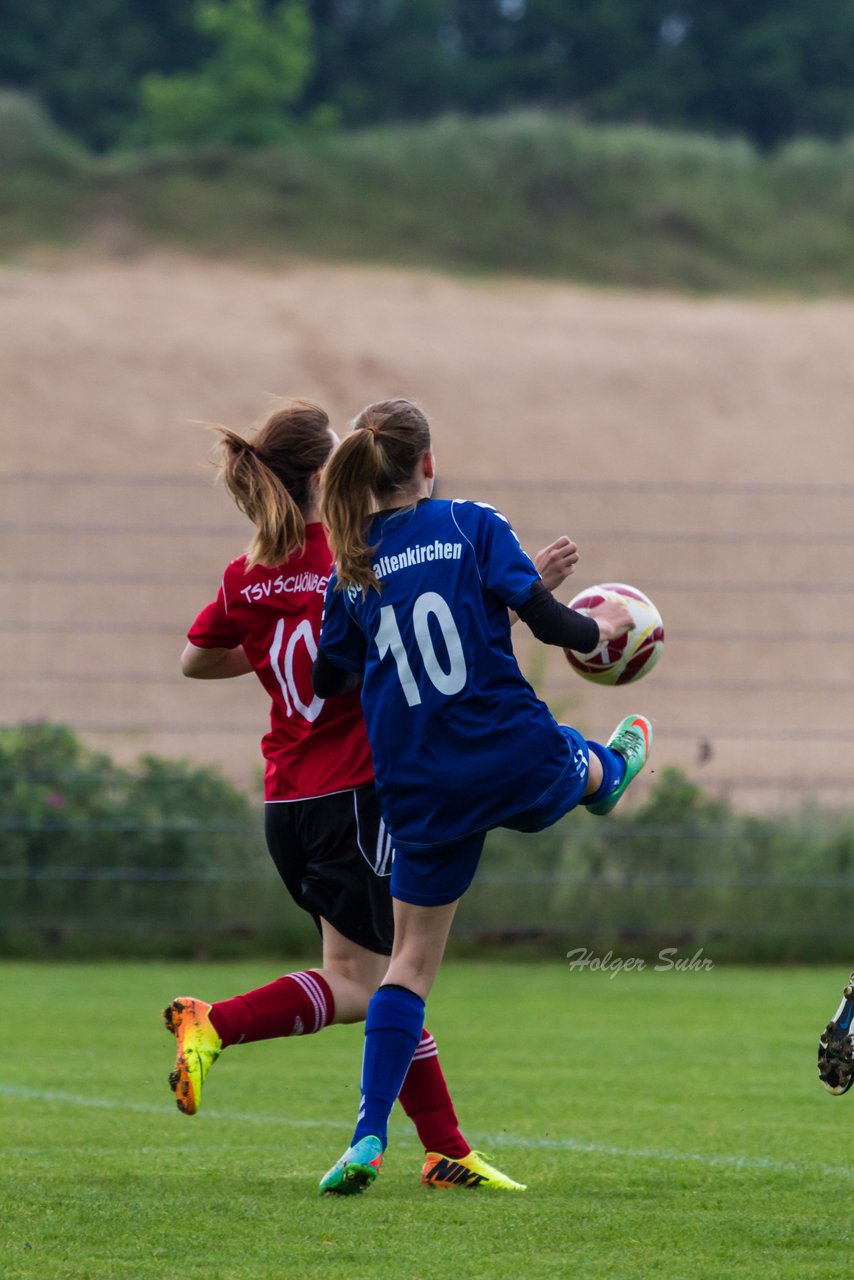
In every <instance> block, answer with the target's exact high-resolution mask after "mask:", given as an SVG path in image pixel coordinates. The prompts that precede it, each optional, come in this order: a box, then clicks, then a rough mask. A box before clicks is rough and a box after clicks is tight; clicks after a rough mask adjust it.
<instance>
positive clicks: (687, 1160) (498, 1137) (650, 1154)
mask: <svg viewBox="0 0 854 1280" xmlns="http://www.w3.org/2000/svg"><path fill="white" fill-rule="evenodd" d="M0 1098H15V1099H18V1100H19V1101H21V1102H42V1103H60V1104H62V1105H63V1106H67V1107H89V1108H94V1109H101V1110H105V1111H124V1112H131V1113H133V1114H134V1115H152V1116H163V1117H165V1116H167V1115H168V1116H169V1117H170V1119H171V1118H172V1117H173V1115H174V1112H172V1110H171V1109H170V1107H169V1105H168V1103H165V1104H164V1105H163V1106H159V1105H156V1104H154V1103H149V1102H118V1101H116V1100H115V1099H112V1098H91V1097H85V1096H83V1095H81V1094H76V1093H64V1092H61V1091H60V1090H55V1089H28V1088H26V1087H25V1086H22V1085H13V1084H9V1085H6V1084H0ZM200 1118H201V1119H202V1121H203V1122H204V1121H225V1122H231V1123H235V1124H242V1125H262V1126H264V1127H265V1128H267V1127H269V1126H271V1125H282V1126H284V1127H285V1128H288V1129H325V1130H327V1131H328V1132H330V1133H333V1132H337V1133H339V1134H340V1133H341V1131H342V1130H346V1128H347V1125H346V1123H345V1122H343V1121H341V1120H304V1119H298V1118H296V1117H294V1116H270V1115H249V1114H245V1113H243V1112H240V1111H217V1110H216V1109H215V1108H205V1110H204V1111H203V1112H202V1113H201V1117H199V1118H196V1119H195V1120H194V1123H195V1124H198V1123H199V1119H200ZM394 1138H395V1142H403V1143H408V1142H414V1141H415V1139H414V1136H413V1135H412V1134H411V1133H410V1132H408V1131H407V1132H402V1133H401V1132H397V1131H396V1130H395V1132H394ZM483 1146H484V1147H487V1148H491V1147H497V1148H503V1147H507V1148H516V1149H521V1150H530V1151H568V1152H572V1153H573V1154H575V1155H592V1156H606V1157H610V1158H611V1159H614V1160H649V1161H652V1162H659V1163H664V1164H695V1165H699V1166H700V1167H703V1168H709V1169H756V1170H760V1171H764V1172H766V1173H799V1174H805V1173H806V1174H815V1175H817V1176H819V1177H823V1178H845V1179H848V1180H854V1167H851V1166H846V1165H841V1166H840V1165H829V1164H818V1163H816V1162H813V1161H809V1160H770V1159H766V1158H765V1157H763V1156H744V1155H741V1156H740V1155H731V1154H719V1153H715V1152H709V1153H705V1152H699V1151H669V1150H666V1149H662V1148H659V1147H618V1146H612V1145H611V1144H609V1143H604V1142H579V1141H577V1140H576V1139H575V1138H524V1137H520V1136H517V1135H514V1134H509V1133H496V1134H492V1135H488V1136H486V1137H485V1138H484V1139H483Z"/></svg>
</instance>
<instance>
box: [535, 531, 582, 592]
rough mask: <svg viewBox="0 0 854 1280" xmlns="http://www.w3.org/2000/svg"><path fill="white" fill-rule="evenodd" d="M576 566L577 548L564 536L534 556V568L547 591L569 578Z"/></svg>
mask: <svg viewBox="0 0 854 1280" xmlns="http://www.w3.org/2000/svg"><path fill="white" fill-rule="evenodd" d="M577 564H578V547H577V546H576V545H575V543H574V542H573V541H572V539H571V538H567V537H566V535H565V534H564V535H563V536H562V537H560V538H555V540H554V542H551V543H549V545H548V546H547V547H543V549H542V551H538V552H537V554H536V555H535V556H534V568H535V569H536V570H537V573H538V574H539V575H540V577H541V578H542V580H543V584H544V586H546V587H547V588H548V590H549V591H554V589H555V587H559V586H560V584H561V583H562V582H563V581H564V580H565V579H566V578H568V577H569V575H570V574H571V573H572V572H573V571H574V569H575V566H576V565H577Z"/></svg>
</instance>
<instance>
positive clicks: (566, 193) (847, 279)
mask: <svg viewBox="0 0 854 1280" xmlns="http://www.w3.org/2000/svg"><path fill="white" fill-rule="evenodd" d="M277 119H278V117H277ZM318 124H319V122H318ZM4 145H6V146H9V147H12V148H13V149H14V147H15V143H14V140H13V139H12V140H10V141H9V142H7V143H5V144H4ZM116 209H120V210H121V216H122V218H123V219H124V220H125V221H126V222H127V224H128V230H129V232H130V233H131V234H130V238H131V239H133V240H135V241H137V242H139V241H144V240H146V239H147V240H149V241H151V242H155V243H164V242H165V243H167V244H172V245H179V246H182V247H185V248H190V249H191V250H192V251H193V252H196V253H199V252H201V253H206V252H208V253H217V254H236V255H240V254H245V253H251V254H252V255H253V256H256V257H257V256H258V255H259V254H264V255H270V256H273V255H279V254H288V255H289V254H292V253H300V254H306V255H312V256H317V257H323V258H327V259H328V258H344V259H347V260H353V259H354V258H355V259H360V260H367V261H379V262H393V263H399V264H406V265H415V266H426V267H431V268H435V267H440V268H446V269H451V270H462V271H477V272H492V271H510V272H514V273H519V274H529V275H540V276H546V277H550V278H570V279H574V280H582V281H588V282H590V283H595V284H614V285H619V286H641V287H650V288H671V289H683V290H691V291H694V292H727V293H738V294H750V293H755V292H761V293H763V294H767V293H768V292H769V291H778V292H784V293H787V294H790V293H792V292H795V293H805V294H814V293H818V292H833V293H846V292H851V291H852V290H854V255H852V253H851V234H850V228H851V223H852V220H854V148H852V146H851V144H850V143H839V144H834V145H832V144H829V143H819V142H813V143H809V142H799V143H797V144H792V146H791V147H790V148H785V149H784V150H782V151H780V152H778V153H776V154H775V155H773V156H765V155H762V154H760V153H759V152H757V151H756V150H755V149H754V148H752V147H751V146H750V145H748V144H747V143H745V142H740V141H719V140H716V139H713V138H709V137H701V136H692V135H689V134H682V133H664V132H661V131H656V130H654V129H650V128H639V127H638V128H625V127H623V128H621V127H615V126H603V125H598V126H593V125H584V124H581V123H579V122H578V121H577V120H572V119H569V118H567V117H564V116H558V115H554V114H545V113H535V112H518V113H514V114H512V115H507V116H502V117H498V118H495V119H483V120H465V119H460V118H454V117H446V118H443V119H441V120H437V121H434V122H433V123H431V124H429V125H409V126H406V127H403V126H394V127H387V128H378V129H369V130H364V131H362V132H359V133H349V134H348V133H343V132H340V131H334V130H331V129H329V128H327V127H318V126H312V127H307V126H306V125H301V126H298V127H297V126H295V127H294V131H293V133H292V134H291V135H289V136H288V138H287V140H286V141H284V142H282V143H280V144H278V145H277V146H276V147H275V148H263V149H254V150H248V151H241V150H237V149H235V148H232V147H228V146H225V145H223V144H212V143H209V144H206V145H204V146H201V145H200V146H197V147H194V148H192V149H184V150H181V151H176V150H172V151H168V150H164V149H158V150H154V151H149V152H142V153H130V152H128V153H125V154H123V155H121V156H112V157H108V158H98V159H89V160H87V161H86V162H83V161H80V162H77V161H74V162H70V163H68V164H66V165H65V167H64V168H63V170H62V173H61V175H57V174H56V171H55V165H53V162H49V161H45V162H44V163H43V162H42V161H37V160H35V159H34V160H33V161H32V162H30V163H28V164H26V165H24V164H23V163H22V164H18V165H17V166H14V165H13V166H11V167H10V168H9V169H8V171H7V173H6V174H5V175H4V189H3V193H2V198H0V248H6V249H13V248H15V247H19V246H21V245H27V244H30V243H32V241H33V240H39V239H50V240H53V241H56V240H60V241H65V240H68V239H69V238H72V237H73V236H75V235H76V236H79V235H85V234H86V231H87V229H88V228H89V227H90V226H92V225H93V224H94V225H95V226H97V224H98V220H99V218H100V217H101V216H102V214H103V213H104V212H107V213H108V214H109V215H110V216H114V213H115V210H116Z"/></svg>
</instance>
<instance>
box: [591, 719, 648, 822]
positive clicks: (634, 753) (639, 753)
mask: <svg viewBox="0 0 854 1280" xmlns="http://www.w3.org/2000/svg"><path fill="white" fill-rule="evenodd" d="M608 746H609V747H610V748H611V750H612V751H616V752H618V753H619V755H621V756H622V757H623V759H624V760H625V762H626V772H625V773H624V775H623V781H622V782H621V783H620V785H619V786H618V787H616V788H615V789H614V790H613V791H612V792H611V794H610V795H609V796H606V797H605V799H604V800H597V801H596V803H595V804H589V805H587V812H588V813H595V814H596V816H597V818H603V817H604V816H605V814H606V813H610V812H611V810H612V809H613V808H614V806H615V805H616V804H617V802H618V801H619V799H620V796H621V795H622V794H623V792H624V791H625V789H626V787H627V786H628V785H629V783H630V782H632V781H633V779H635V778H636V777H637V776H638V774H639V773H640V771H641V769H642V768H643V767H644V765H645V764H646V762H647V760H648V759H649V752H650V747H651V746H652V725H651V724H650V722H649V721H648V720H647V718H646V716H626V718H625V720H621V721H620V723H619V724H618V725H617V727H616V729H615V730H614V732H613V733H612V734H611V736H610V738H609V739H608Z"/></svg>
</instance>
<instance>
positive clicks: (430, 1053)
mask: <svg viewBox="0 0 854 1280" xmlns="http://www.w3.org/2000/svg"><path fill="white" fill-rule="evenodd" d="M400 1105H401V1106H402V1107H403V1109H404V1111H405V1112H406V1114H407V1115H408V1116H409V1118H410V1120H411V1121H412V1123H413V1124H414V1125H415V1128H416V1129H417V1130H418V1137H419V1138H420V1139H421V1141H422V1142H423V1144H424V1150H425V1151H436V1152H438V1153H439V1154H440V1155H443V1156H453V1157H454V1158H455V1159H459V1158H460V1157H462V1156H467V1155H468V1153H469V1152H470V1151H471V1147H470V1146H469V1144H468V1143H467V1142H466V1140H465V1138H464V1137H463V1135H462V1134H461V1133H460V1129H459V1123H458V1121H457V1116H456V1112H455V1111H454V1104H453V1102H452V1101H451V1095H450V1094H449V1093H448V1086H447V1084H446V1083H445V1077H444V1075H443V1074H442V1068H441V1066H440V1065H439V1050H438V1049H437V1048H436V1041H435V1040H434V1039H433V1037H432V1036H431V1035H430V1032H429V1031H428V1030H427V1028H426V1027H425V1028H424V1031H423V1032H422V1033H421V1043H420V1044H419V1045H418V1048H417V1049H416V1050H415V1053H414V1055H413V1058H412V1063H411V1065H410V1067H409V1070H408V1071H407V1073H406V1079H405V1080H404V1082H403V1088H402V1089H401V1091H400Z"/></svg>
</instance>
